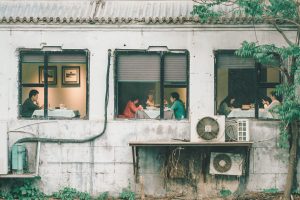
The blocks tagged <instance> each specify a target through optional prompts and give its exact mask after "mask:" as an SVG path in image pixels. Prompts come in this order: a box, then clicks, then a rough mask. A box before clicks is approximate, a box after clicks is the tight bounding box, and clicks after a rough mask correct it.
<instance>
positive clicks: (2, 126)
mask: <svg viewBox="0 0 300 200" xmlns="http://www.w3.org/2000/svg"><path fill="white" fill-rule="evenodd" d="M7 141H8V138H7V123H6V122H0V174H8V142H7Z"/></svg>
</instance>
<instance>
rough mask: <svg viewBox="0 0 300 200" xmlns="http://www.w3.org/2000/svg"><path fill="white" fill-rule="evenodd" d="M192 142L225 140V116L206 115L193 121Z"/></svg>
mask: <svg viewBox="0 0 300 200" xmlns="http://www.w3.org/2000/svg"><path fill="white" fill-rule="evenodd" d="M191 126H192V127H191V142H205V143H207V142H225V116H223V115H219V116H212V117H209V116H206V117H202V118H198V119H197V120H195V121H192V124H191Z"/></svg>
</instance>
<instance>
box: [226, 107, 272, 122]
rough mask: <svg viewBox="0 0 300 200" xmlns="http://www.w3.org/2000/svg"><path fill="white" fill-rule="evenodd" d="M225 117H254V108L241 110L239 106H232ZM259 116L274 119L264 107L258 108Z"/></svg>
mask: <svg viewBox="0 0 300 200" xmlns="http://www.w3.org/2000/svg"><path fill="white" fill-rule="evenodd" d="M227 117H235V118H244V117H245V118H247V117H255V110H254V109H250V110H241V109H240V108H234V109H232V111H231V112H230V113H229V115H228V116H227ZM258 117H259V118H265V119H274V116H273V115H272V113H270V112H269V111H266V110H264V109H259V113H258Z"/></svg>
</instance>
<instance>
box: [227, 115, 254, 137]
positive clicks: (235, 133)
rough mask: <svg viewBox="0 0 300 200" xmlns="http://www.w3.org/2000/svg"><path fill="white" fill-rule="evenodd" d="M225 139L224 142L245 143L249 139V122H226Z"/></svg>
mask: <svg viewBox="0 0 300 200" xmlns="http://www.w3.org/2000/svg"><path fill="white" fill-rule="evenodd" d="M225 139H226V141H232V142H233V141H238V142H247V141H249V140H250V137H249V120H248V119H237V120H226V122H225Z"/></svg>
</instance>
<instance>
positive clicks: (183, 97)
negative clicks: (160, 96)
mask: <svg viewBox="0 0 300 200" xmlns="http://www.w3.org/2000/svg"><path fill="white" fill-rule="evenodd" d="M172 92H177V93H178V94H179V97H180V99H181V100H182V101H183V103H184V105H185V106H186V101H187V96H186V95H187V94H186V88H165V96H166V100H167V101H168V103H169V104H170V103H171V101H170V96H171V93H172Z"/></svg>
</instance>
